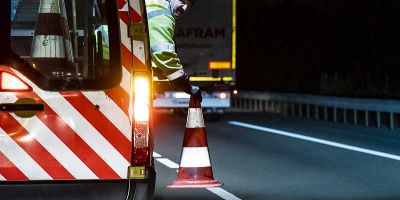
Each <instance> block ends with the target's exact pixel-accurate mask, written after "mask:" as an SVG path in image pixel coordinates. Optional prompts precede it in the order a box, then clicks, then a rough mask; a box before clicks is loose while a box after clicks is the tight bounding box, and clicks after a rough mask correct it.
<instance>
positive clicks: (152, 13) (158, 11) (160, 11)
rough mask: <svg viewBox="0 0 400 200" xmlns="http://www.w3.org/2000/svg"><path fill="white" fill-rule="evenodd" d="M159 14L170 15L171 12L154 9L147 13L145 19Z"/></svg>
mask: <svg viewBox="0 0 400 200" xmlns="http://www.w3.org/2000/svg"><path fill="white" fill-rule="evenodd" d="M160 15H169V16H171V17H172V13H171V11H170V10H167V9H161V10H154V11H151V12H149V13H147V20H150V19H151V18H153V17H157V16H160Z"/></svg>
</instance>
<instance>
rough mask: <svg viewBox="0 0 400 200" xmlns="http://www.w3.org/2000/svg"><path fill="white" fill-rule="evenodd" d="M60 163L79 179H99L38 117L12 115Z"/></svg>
mask: <svg viewBox="0 0 400 200" xmlns="http://www.w3.org/2000/svg"><path fill="white" fill-rule="evenodd" d="M12 116H13V117H14V119H15V120H17V121H18V122H19V123H20V124H21V125H22V126H23V127H24V128H25V129H26V130H27V131H28V132H29V136H31V137H33V138H35V139H36V140H37V141H38V142H39V143H40V144H41V145H42V146H43V147H44V148H45V149H46V150H47V151H48V152H49V153H50V154H51V155H52V156H53V157H54V158H55V159H56V160H57V161H58V162H60V163H61V164H62V166H64V167H65V169H66V170H68V172H70V173H71V174H72V175H73V176H74V177H75V178H77V179H98V177H97V176H96V175H95V174H94V173H93V172H92V171H91V170H90V169H89V168H88V167H87V166H86V165H85V164H84V163H83V162H82V161H81V160H80V159H79V158H78V157H77V156H76V155H75V154H74V153H73V152H72V151H71V150H70V149H69V148H68V147H67V146H66V145H65V144H64V143H63V142H61V141H60V139H59V138H58V137H56V136H55V135H54V133H53V132H52V131H51V130H50V129H49V128H48V127H47V126H46V125H44V124H43V122H42V121H40V120H39V119H38V118H37V117H36V116H35V117H32V118H20V117H17V116H15V114H12Z"/></svg>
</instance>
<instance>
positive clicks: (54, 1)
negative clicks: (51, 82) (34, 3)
mask: <svg viewBox="0 0 400 200" xmlns="http://www.w3.org/2000/svg"><path fill="white" fill-rule="evenodd" d="M31 63H32V66H33V67H35V68H37V69H39V70H40V71H41V72H42V73H44V75H46V76H48V77H52V78H54V77H64V76H71V75H75V68H74V64H73V63H74V61H73V52H72V46H71V39H70V35H69V27H68V21H67V14H66V10H65V3H64V0H40V6H39V13H38V18H37V22H36V27H35V35H34V38H33V42H32V49H31Z"/></svg>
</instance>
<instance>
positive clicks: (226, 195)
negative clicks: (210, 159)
mask: <svg viewBox="0 0 400 200" xmlns="http://www.w3.org/2000/svg"><path fill="white" fill-rule="evenodd" d="M207 154H208V152H207ZM156 160H157V161H158V162H160V163H162V164H164V165H165V166H167V167H169V168H171V169H178V168H179V165H178V164H176V163H175V162H174V161H172V160H170V159H168V158H157V159H156ZM176 172H179V170H176ZM206 189H207V190H209V191H210V192H212V193H214V194H216V195H217V196H219V197H221V198H223V199H225V200H241V199H239V198H238V197H236V196H235V195H234V194H232V193H230V192H228V191H226V190H224V189H222V188H206Z"/></svg>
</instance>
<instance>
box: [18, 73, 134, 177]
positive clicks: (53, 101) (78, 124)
mask: <svg viewBox="0 0 400 200" xmlns="http://www.w3.org/2000/svg"><path fill="white" fill-rule="evenodd" d="M15 72H16V73H18V74H19V75H20V77H21V79H22V80H23V81H25V82H26V83H28V84H29V85H30V86H31V87H32V88H33V90H34V92H35V93H36V94H37V95H38V96H40V98H42V99H43V100H44V101H45V102H46V103H47V104H48V105H49V106H50V107H51V108H52V109H53V110H54V112H56V113H57V115H58V116H60V117H61V118H62V119H63V120H64V121H65V123H67V124H68V126H69V127H71V128H72V130H74V131H75V132H76V133H77V134H78V135H79V136H80V137H81V138H82V139H83V140H84V141H85V142H86V143H87V144H88V145H89V146H90V148H92V149H93V150H94V151H95V152H96V154H98V155H99V156H100V157H101V158H102V159H103V160H104V161H105V162H106V163H107V164H108V165H109V166H110V167H111V168H112V169H113V170H114V171H115V172H116V173H117V174H118V175H119V176H120V177H121V178H126V169H127V167H128V166H129V162H128V161H127V160H126V159H125V158H124V157H123V156H122V155H121V154H120V153H119V152H118V151H117V150H116V149H115V148H114V147H113V146H112V145H111V144H110V143H109V142H108V141H107V140H106V139H105V138H104V137H103V136H102V135H101V134H100V133H99V132H98V131H97V130H96V129H95V128H94V127H93V126H92V124H90V123H89V122H88V121H87V120H86V119H85V118H84V117H83V116H82V115H81V114H80V113H79V112H78V111H77V110H76V109H75V108H74V107H73V106H72V105H71V104H70V103H69V102H68V101H67V100H66V99H65V98H64V97H63V96H62V95H61V94H60V93H58V92H47V91H43V90H41V89H40V88H38V87H37V86H36V85H35V84H34V83H32V81H30V80H29V79H27V78H26V77H24V76H23V75H22V74H20V73H19V72H17V71H15Z"/></svg>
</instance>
